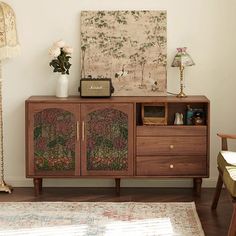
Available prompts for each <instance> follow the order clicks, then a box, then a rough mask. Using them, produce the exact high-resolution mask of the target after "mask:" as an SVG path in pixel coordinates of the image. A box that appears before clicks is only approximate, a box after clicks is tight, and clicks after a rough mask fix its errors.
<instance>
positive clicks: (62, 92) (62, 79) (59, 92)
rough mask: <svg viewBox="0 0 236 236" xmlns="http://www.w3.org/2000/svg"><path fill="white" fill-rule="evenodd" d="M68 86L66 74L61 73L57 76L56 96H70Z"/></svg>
mask: <svg viewBox="0 0 236 236" xmlns="http://www.w3.org/2000/svg"><path fill="white" fill-rule="evenodd" d="M68 87H69V80H68V76H67V75H66V74H60V75H59V77H58V78H57V85H56V97H58V98H66V97H68Z"/></svg>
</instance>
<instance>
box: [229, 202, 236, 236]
mask: <svg viewBox="0 0 236 236" xmlns="http://www.w3.org/2000/svg"><path fill="white" fill-rule="evenodd" d="M228 236H236V202H233V214H232V217H231V222H230V226H229V231H228Z"/></svg>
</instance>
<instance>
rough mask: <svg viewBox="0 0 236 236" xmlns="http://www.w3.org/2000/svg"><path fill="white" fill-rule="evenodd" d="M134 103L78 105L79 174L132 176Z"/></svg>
mask: <svg viewBox="0 0 236 236" xmlns="http://www.w3.org/2000/svg"><path fill="white" fill-rule="evenodd" d="M133 121H134V120H133V104H128V103H119V104H116V103H111V104H109V103H106V104H82V105H81V123H82V139H81V161H82V162H81V163H82V164H81V170H82V175H85V176H87V175H97V176H98V175H99V176H108V175H109V176H119V175H120V176H122V175H133Z"/></svg>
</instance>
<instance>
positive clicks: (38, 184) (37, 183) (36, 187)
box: [34, 178, 42, 196]
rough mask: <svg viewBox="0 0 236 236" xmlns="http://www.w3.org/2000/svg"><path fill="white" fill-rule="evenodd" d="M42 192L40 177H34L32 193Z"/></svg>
mask: <svg viewBox="0 0 236 236" xmlns="http://www.w3.org/2000/svg"><path fill="white" fill-rule="evenodd" d="M41 193H42V178H34V195H35V196H38V195H39V194H41Z"/></svg>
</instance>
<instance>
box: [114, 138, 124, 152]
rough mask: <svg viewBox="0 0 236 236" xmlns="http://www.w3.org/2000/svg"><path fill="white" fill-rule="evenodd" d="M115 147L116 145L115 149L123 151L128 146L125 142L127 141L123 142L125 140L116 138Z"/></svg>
mask: <svg viewBox="0 0 236 236" xmlns="http://www.w3.org/2000/svg"><path fill="white" fill-rule="evenodd" d="M113 145H114V148H115V149H121V150H123V149H124V148H126V146H127V142H126V141H125V140H123V139H121V138H119V137H118V138H115V139H114V140H113Z"/></svg>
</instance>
